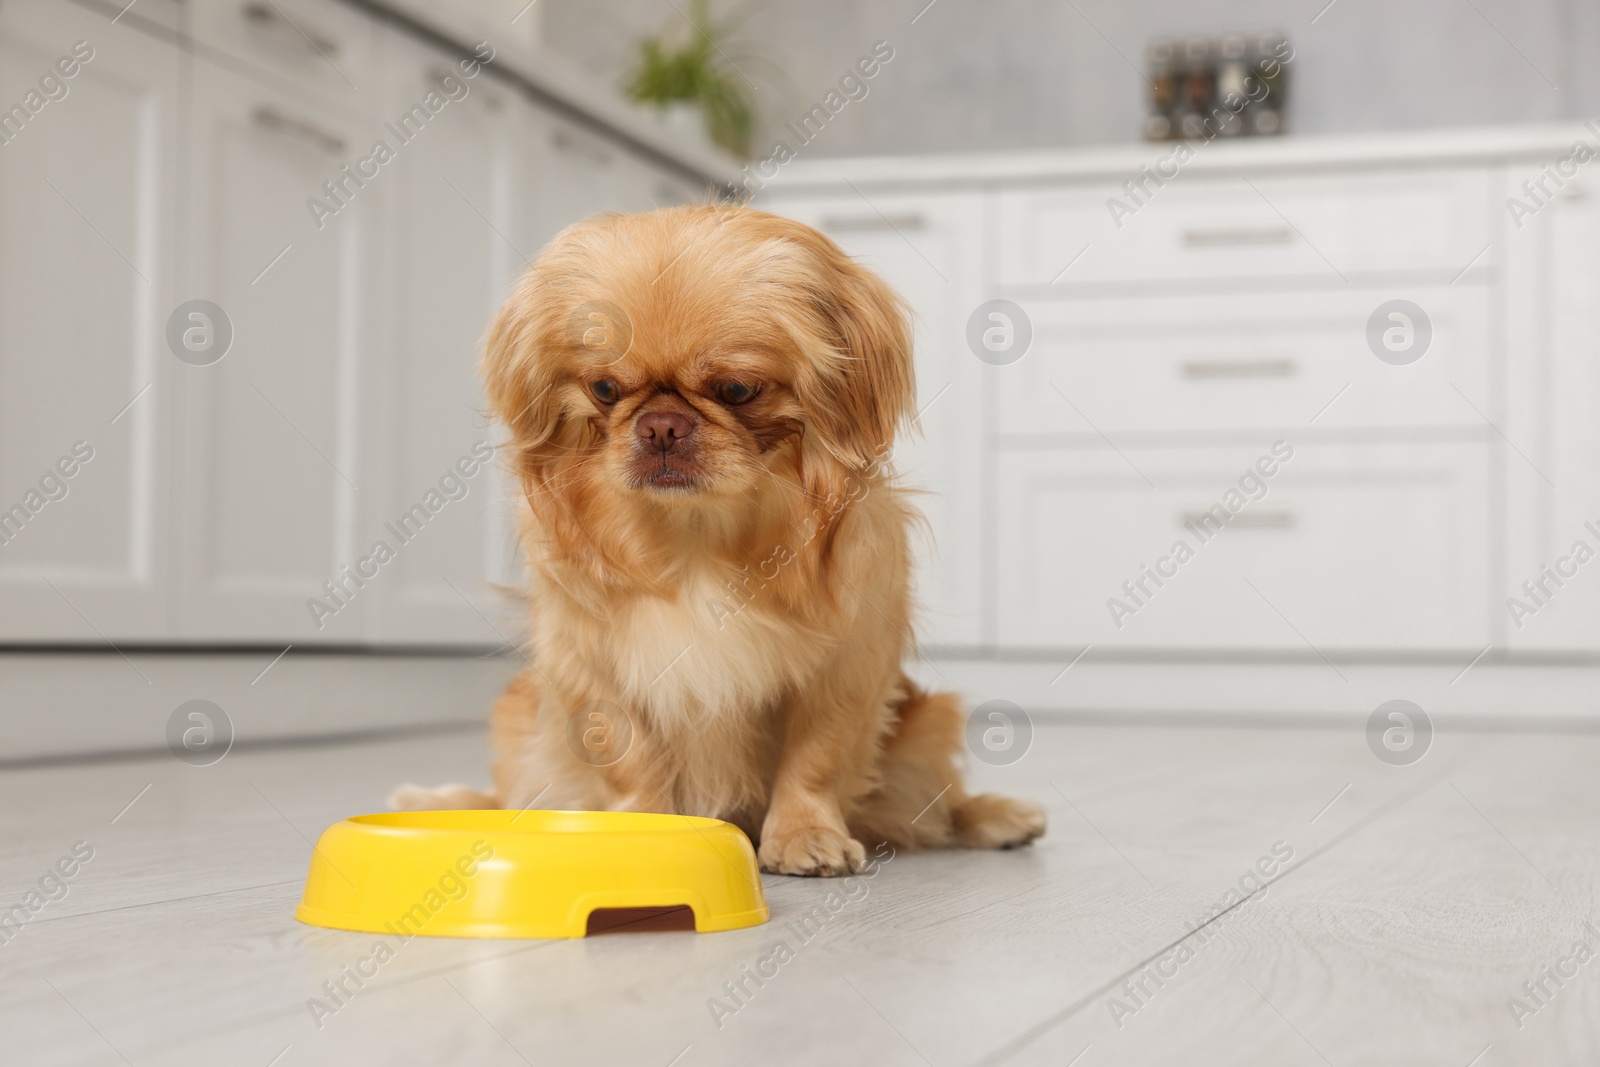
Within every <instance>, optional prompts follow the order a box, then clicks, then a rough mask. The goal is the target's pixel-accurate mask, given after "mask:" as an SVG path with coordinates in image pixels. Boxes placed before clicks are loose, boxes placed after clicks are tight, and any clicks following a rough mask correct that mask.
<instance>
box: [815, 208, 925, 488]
mask: <svg viewBox="0 0 1600 1067" xmlns="http://www.w3.org/2000/svg"><path fill="white" fill-rule="evenodd" d="M802 229H803V230H804V235H803V237H802V238H801V243H803V244H804V245H805V246H806V247H807V251H808V252H809V254H810V259H811V260H812V262H813V264H814V268H813V273H812V276H811V279H810V285H809V286H808V288H809V289H810V292H809V293H808V297H809V302H810V310H811V312H812V315H811V316H810V317H811V318H812V320H813V322H814V323H816V332H817V333H818V335H819V336H818V337H817V338H816V339H817V340H818V341H820V342H821V345H820V346H810V347H811V351H810V353H809V354H810V356H811V358H809V359H807V360H806V361H804V363H803V365H802V366H801V368H800V369H799V372H798V373H797V374H796V376H795V383H794V386H795V391H796V392H797V393H798V394H799V396H800V399H801V402H802V404H803V405H804V406H805V408H806V411H807V415H808V417H809V420H810V423H811V425H812V426H813V427H814V428H815V429H816V430H817V432H818V433H819V434H820V435H821V437H822V439H823V442H822V443H823V444H824V446H825V447H827V449H828V451H830V452H832V453H833V454H834V455H835V456H837V457H838V458H839V459H841V460H843V461H844V462H845V463H847V464H849V465H850V466H852V467H858V468H859V467H866V466H871V465H873V464H875V463H880V462H882V461H884V460H885V459H886V458H887V457H888V454H889V451H890V449H891V448H893V447H894V439H895V434H896V432H897V431H898V430H899V429H900V427H901V426H902V425H904V424H909V422H910V420H911V416H912V414H913V411H914V405H915V402H916V373H915V369H914V366H913V363H912V352H911V324H910V318H909V314H908V312H907V309H906V305H905V302H904V301H903V300H901V299H900V297H899V295H897V294H896V293H895V291H894V290H893V289H891V288H889V286H888V284H887V283H885V282H884V280H883V279H882V278H880V277H878V276H877V275H876V274H874V273H873V272H872V271H870V270H868V269H867V268H865V267H863V266H861V265H860V264H859V263H857V262H855V261H854V260H852V259H851V258H850V257H849V256H847V255H845V254H844V253H843V252H842V251H840V250H839V248H838V246H837V245H835V244H834V243H833V242H832V241H830V240H828V239H827V238H826V237H824V236H823V235H822V234H820V233H817V232H816V231H815V230H811V229H809V228H802ZM791 239H793V238H791Z"/></svg>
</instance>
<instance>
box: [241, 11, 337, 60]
mask: <svg viewBox="0 0 1600 1067" xmlns="http://www.w3.org/2000/svg"><path fill="white" fill-rule="evenodd" d="M244 17H245V19H246V21H249V22H253V23H255V25H257V26H260V27H261V28H263V29H267V30H275V31H277V32H279V33H282V32H283V31H285V30H287V31H289V32H290V33H293V34H294V35H295V36H296V37H299V38H300V39H301V40H303V41H305V43H306V44H308V45H310V46H311V47H312V49H314V50H315V51H317V52H320V53H322V54H324V55H334V54H336V53H337V52H338V51H339V42H338V41H336V40H334V39H333V38H332V37H329V36H328V35H327V34H325V33H318V32H317V31H316V30H314V29H310V28H308V27H305V26H301V25H300V24H299V23H296V22H290V21H289V16H288V15H285V14H284V13H283V12H282V11H280V10H278V5H276V4H273V3H270V2H268V3H253V4H246V5H245V6H244Z"/></svg>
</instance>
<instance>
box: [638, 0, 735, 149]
mask: <svg viewBox="0 0 1600 1067" xmlns="http://www.w3.org/2000/svg"><path fill="white" fill-rule="evenodd" d="M688 18H689V22H690V23H691V26H690V28H689V32H688V34H687V35H686V36H683V35H680V36H679V37H678V38H677V39H676V40H674V39H670V38H669V35H668V34H667V33H661V34H658V35H657V36H655V37H647V38H645V39H644V40H642V41H640V42H639V51H638V58H637V61H636V63H635V66H634V68H633V72H632V73H631V74H630V75H629V77H628V84H627V93H628V96H630V97H631V98H633V99H634V100H637V101H639V102H640V103H645V104H652V105H654V106H655V107H657V108H659V109H660V110H661V111H662V112H663V113H668V112H670V111H671V110H672V109H674V108H676V107H682V106H688V107H693V108H697V109H698V110H699V112H700V115H701V117H702V118H703V120H704V121H705V126H706V132H707V133H708V134H710V136H711V140H712V141H714V142H715V143H716V144H717V145H719V146H720V147H722V148H724V149H726V150H727V151H729V152H732V153H733V154H734V155H736V156H738V157H739V158H741V159H749V158H750V137H751V133H752V131H753V129H754V126H755V108H754V105H753V103H752V102H751V98H750V90H751V88H752V86H751V85H750V83H749V81H748V80H747V79H746V78H745V76H744V75H743V74H742V73H740V71H739V69H738V67H736V66H735V65H734V62H733V60H731V59H730V58H728V54H727V50H726V49H727V47H728V46H729V45H730V44H731V41H730V34H731V32H732V30H733V29H734V28H735V27H736V25H737V23H738V22H739V21H742V20H741V19H739V18H736V17H729V18H727V19H724V20H722V21H720V22H718V21H716V20H714V19H712V17H711V11H710V3H709V0H692V2H691V4H690V6H689V15H688Z"/></svg>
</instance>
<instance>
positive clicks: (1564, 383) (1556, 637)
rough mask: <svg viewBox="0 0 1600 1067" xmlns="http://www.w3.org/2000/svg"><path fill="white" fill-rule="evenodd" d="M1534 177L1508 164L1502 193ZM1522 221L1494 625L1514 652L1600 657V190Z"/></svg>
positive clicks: (1575, 187) (1586, 185)
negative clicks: (1502, 564) (1503, 560)
mask: <svg viewBox="0 0 1600 1067" xmlns="http://www.w3.org/2000/svg"><path fill="white" fill-rule="evenodd" d="M1536 177H1538V168H1537V167H1535V166H1533V165H1531V164H1525V165H1520V166H1512V167H1511V168H1510V169H1509V176H1508V178H1507V182H1506V192H1507V194H1508V195H1517V196H1518V197H1519V199H1524V198H1523V197H1522V194H1520V192H1519V191H1518V187H1519V186H1520V185H1521V183H1522V182H1523V181H1524V180H1526V179H1528V178H1536ZM1524 202H1525V200H1524ZM1522 222H1523V225H1522V226H1521V228H1517V227H1515V226H1513V225H1511V224H1510V223H1509V222H1508V223H1507V224H1506V234H1505V238H1504V240H1505V244H1506V247H1507V250H1508V256H1507V259H1508V261H1509V262H1510V264H1511V270H1510V271H1509V279H1508V286H1509V289H1510V292H1509V294H1508V295H1509V297H1510V300H1509V315H1508V321H1507V329H1506V342H1505V344H1506V377H1507V386H1508V389H1507V394H1508V396H1509V397H1510V403H1509V405H1508V408H1509V410H1508V411H1507V412H1506V415H1505V420H1506V421H1505V423H1504V425H1505V440H1504V441H1503V442H1501V443H1500V447H1499V460H1500V464H1501V467H1502V469H1503V471H1504V478H1505V484H1506V499H1507V509H1506V518H1507V534H1508V538H1507V540H1508V553H1507V566H1506V571H1505V575H1504V588H1503V589H1502V590H1501V591H1500V596H1499V599H1498V601H1497V604H1496V607H1497V612H1496V615H1497V619H1498V620H1499V623H1500V626H1501V627H1502V630H1501V632H1502V633H1504V634H1505V637H1506V642H1507V644H1509V645H1510V646H1511V647H1512V648H1514V649H1565V650H1575V649H1576V650H1584V651H1590V652H1593V651H1596V650H1600V478H1597V477H1596V471H1597V470H1600V420H1597V419H1596V418H1595V412H1596V411H1597V410H1600V360H1597V358H1596V354H1597V353H1600V289H1597V288H1596V284H1595V279H1596V278H1597V277H1600V185H1597V184H1596V183H1595V182H1594V181H1593V180H1592V176H1591V175H1589V174H1587V173H1584V174H1581V175H1579V177H1578V180H1577V181H1573V182H1569V183H1568V184H1567V185H1566V186H1565V187H1564V188H1563V189H1562V191H1561V193H1560V194H1559V195H1558V196H1557V197H1556V198H1555V199H1553V200H1551V201H1549V202H1548V203H1547V204H1546V205H1545V206H1543V207H1542V208H1541V209H1540V210H1539V212H1538V213H1537V214H1536V215H1534V216H1533V217H1531V218H1527V217H1524V218H1523V220H1522ZM1491 414H1492V415H1495V413H1493V412H1491ZM1495 417H1498V415H1496V416H1495ZM1580 545H1581V546H1582V548H1579V546H1580Z"/></svg>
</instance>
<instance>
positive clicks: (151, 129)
mask: <svg viewBox="0 0 1600 1067" xmlns="http://www.w3.org/2000/svg"><path fill="white" fill-rule="evenodd" d="M58 63H59V64H61V66H60V67H58V66H57V64H58ZM63 70H70V71H71V75H70V76H66V75H64V74H63V73H62V72H63ZM178 70H179V60H178V55H177V53H176V50H175V49H174V48H172V47H171V46H170V45H166V44H164V43H161V42H158V41H155V40H152V39H150V38H148V37H145V36H143V35H141V34H139V33H137V32H134V31H131V30H129V29H127V28H126V27H123V26H114V25H112V24H111V23H110V22H109V20H108V19H106V18H103V17H99V16H96V15H93V14H91V13H89V12H86V11H84V10H83V9H81V8H79V7H76V6H75V5H72V4H62V3H54V2H52V3H45V2H23V3H7V4H3V5H0V108H4V109H7V110H5V112H4V113H3V114H0V142H3V143H0V249H3V250H4V254H3V255H0V600H3V601H4V603H5V605H6V611H5V612H3V613H0V640H7V641H73V642H84V643H87V644H95V645H98V644H101V643H102V642H103V641H105V640H108V639H109V640H113V641H123V640H130V639H140V638H144V639H149V638H154V637H159V636H162V635H163V634H165V633H166V627H167V595H166V580H167V553H166V533H167V524H166V509H167V498H168V491H169V479H168V471H169V462H168V457H169V455H170V452H169V442H168V431H169V428H170V426H171V422H172V419H171V415H170V405H171V398H170V395H169V385H170V382H169V377H168V376H169V374H170V373H171V372H172V370H173V365H174V364H175V362H176V361H175V360H174V359H173V357H172V356H171V355H170V354H169V353H167V352H166V351H165V350H164V349H165V345H164V343H163V340H162V337H163V331H164V325H165V321H166V318H167V314H168V312H169V311H170V310H171V308H172V301H173V292H172V265H173V261H174V256H173V252H174V250H173V247H172V245H171V243H170V239H171V234H172V230H173V227H172V219H173V204H174V197H173V191H174V181H173V163H174V160H175V159H176V158H177V155H176V152H175V150H174V148H175V146H174V132H175V129H176V126H177V122H176V119H177V114H178V92H177V89H178Z"/></svg>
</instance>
